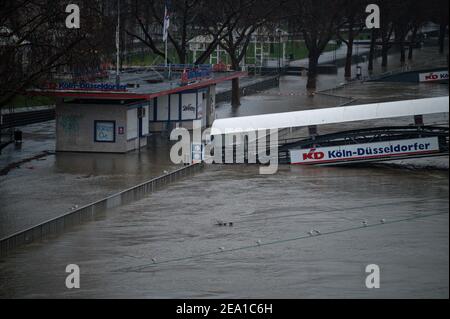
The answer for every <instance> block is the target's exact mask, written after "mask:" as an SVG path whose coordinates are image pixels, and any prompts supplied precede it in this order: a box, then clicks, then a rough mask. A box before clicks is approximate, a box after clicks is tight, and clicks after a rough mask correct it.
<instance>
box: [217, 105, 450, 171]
mask: <svg viewBox="0 0 450 319" xmlns="http://www.w3.org/2000/svg"><path fill="white" fill-rule="evenodd" d="M448 103H449V98H448V96H446V97H438V98H429V99H420V100H406V101H397V102H388V103H378V104H366V105H353V106H344V107H334V108H325V109H315V110H306V111H299V112H288V113H278V114H266V115H258V116H249V117H240V118H227V119H221V120H216V121H215V122H214V123H213V126H212V129H211V131H212V135H213V136H214V139H217V138H218V139H221V140H222V145H223V146H224V148H223V150H224V151H227V150H228V154H229V153H230V149H231V150H232V152H233V153H232V154H233V158H242V156H239V157H238V156H237V152H236V150H239V151H240V152H241V150H244V153H245V154H244V159H245V163H247V159H248V158H251V159H253V158H255V155H256V158H257V157H258V154H256V151H254V150H255V148H254V147H253V145H252V143H253V144H254V143H255V141H257V139H255V138H254V136H255V133H258V139H259V138H260V136H259V134H260V133H261V134H266V135H267V134H269V130H272V131H273V130H275V131H278V132H283V131H286V130H290V129H292V128H302V127H304V128H308V131H309V136H308V135H307V136H302V137H297V138H296V137H292V136H291V137H289V139H282V138H281V139H278V141H276V142H278V144H277V150H278V159H279V162H280V163H284V164H298V165H341V164H355V163H363V162H374V161H392V160H393V159H405V158H418V157H429V156H445V155H448V153H449V151H448V149H449V148H448V143H449V138H448V136H449V132H448V130H449V129H448V123H446V127H442V126H425V125H424V123H423V116H424V115H431V114H435V115H436V114H439V115H440V116H441V115H442V117H443V118H444V119H445V118H446V120H447V122H448V110H449V108H448V106H449V104H448ZM404 117H410V118H411V119H413V118H414V124H412V125H410V126H382V127H372V128H365V129H355V130H351V131H342V132H336V133H333V134H326V135H319V134H318V127H320V126H321V125H328V124H339V123H349V122H356V123H359V122H365V121H373V120H378V119H388V118H404ZM365 126H366V127H367V124H366V125H365ZM226 136H228V138H225V137H226ZM230 136H233V138H232V139H230ZM249 137H250V139H253V141H249ZM226 140H228V141H233V142H232V144H233V145H227V143H226V142H225V143H224V141H226ZM266 141H267V139H266ZM270 143H271V144H273V141H271V142H270ZM271 147H272V148H271ZM260 149H264V146H263V147H261V148H260V147H259V146H258V152H260ZM265 149H266V150H267V151H269V149H271V150H273V145H269V146H267V148H265ZM223 153H225V152H223ZM235 155H236V156H235ZM227 163H229V161H228V162H227Z"/></svg>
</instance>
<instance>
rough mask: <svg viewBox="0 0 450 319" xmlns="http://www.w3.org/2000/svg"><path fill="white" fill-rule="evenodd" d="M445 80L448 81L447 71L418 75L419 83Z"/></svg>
mask: <svg viewBox="0 0 450 319" xmlns="http://www.w3.org/2000/svg"><path fill="white" fill-rule="evenodd" d="M445 80H448V70H447V71H438V72H429V73H420V74H419V82H435V81H445Z"/></svg>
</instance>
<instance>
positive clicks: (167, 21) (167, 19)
mask: <svg viewBox="0 0 450 319" xmlns="http://www.w3.org/2000/svg"><path fill="white" fill-rule="evenodd" d="M169 9H170V8H169V1H168V0H166V3H165V10H164V26H163V41H167V38H168V36H169V26H170V10H169Z"/></svg>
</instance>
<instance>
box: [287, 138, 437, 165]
mask: <svg viewBox="0 0 450 319" xmlns="http://www.w3.org/2000/svg"><path fill="white" fill-rule="evenodd" d="M437 152H439V140H438V138H437V137H430V138H417V139H411V140H399V141H389V142H379V143H370V144H355V145H342V146H334V147H324V148H313V149H302V150H290V154H291V164H298V165H310V164H326V163H335V162H343V161H358V160H369V159H377V158H390V157H392V158H395V157H398V156H405V155H420V154H431V153H437Z"/></svg>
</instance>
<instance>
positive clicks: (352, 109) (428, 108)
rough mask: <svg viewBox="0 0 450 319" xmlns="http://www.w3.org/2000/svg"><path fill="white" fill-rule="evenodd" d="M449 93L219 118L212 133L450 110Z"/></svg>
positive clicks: (282, 127)
mask: <svg viewBox="0 0 450 319" xmlns="http://www.w3.org/2000/svg"><path fill="white" fill-rule="evenodd" d="M448 110H449V97H448V96H445V97H437V98H429V99H420V100H407V101H398V102H388V103H377V104H365V105H354V106H343V107H334V108H325V109H317V110H307V111H299V112H288V113H275V114H265V115H256V116H246V117H236V118H227V119H220V120H216V121H214V123H213V126H212V129H211V131H212V135H221V134H232V133H233V134H237V133H247V132H253V131H257V130H263V129H266V130H268V129H284V128H290V127H307V126H313V125H325V124H335V123H345V122H355V121H369V120H376V119H387V118H396V117H406V116H415V115H427V114H437V113H448Z"/></svg>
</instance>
